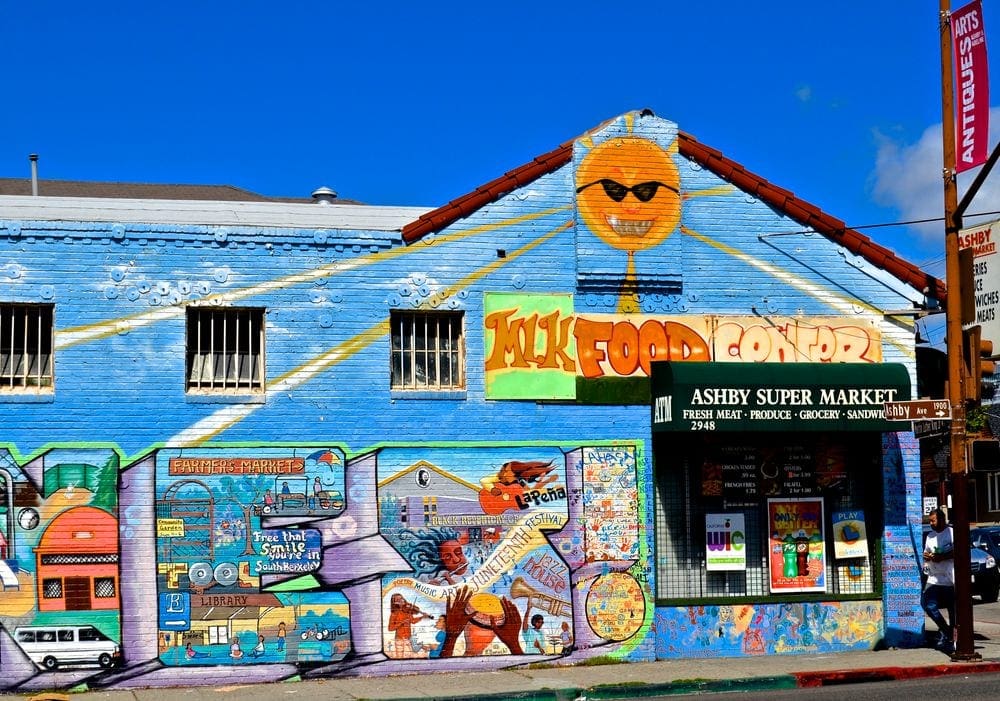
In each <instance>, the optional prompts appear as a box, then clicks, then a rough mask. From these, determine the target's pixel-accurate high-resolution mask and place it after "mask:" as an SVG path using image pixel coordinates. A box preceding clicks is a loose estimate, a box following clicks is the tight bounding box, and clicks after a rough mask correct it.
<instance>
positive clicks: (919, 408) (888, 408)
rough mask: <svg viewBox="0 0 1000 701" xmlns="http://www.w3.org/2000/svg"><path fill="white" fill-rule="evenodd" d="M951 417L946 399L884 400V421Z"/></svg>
mask: <svg viewBox="0 0 1000 701" xmlns="http://www.w3.org/2000/svg"><path fill="white" fill-rule="evenodd" d="M950 418H951V402H950V401H948V400H947V399H914V400H912V401H909V402H886V403H885V419H886V421H930V420H937V421H941V420H944V419H950Z"/></svg>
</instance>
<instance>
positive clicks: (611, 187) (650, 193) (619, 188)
mask: <svg viewBox="0 0 1000 701" xmlns="http://www.w3.org/2000/svg"><path fill="white" fill-rule="evenodd" d="M592 185H600V186H601V187H602V188H604V194H606V195H607V196H608V197H610V198H611V199H613V200H614V201H615V202H621V201H622V200H624V199H625V196H626V195H627V194H628V193H630V192H631V193H632V194H633V195H635V198H636V199H637V200H639V201H640V202H649V201H650V200H651V199H653V198H654V197H656V191H657V190H658V189H660V188H661V187H665V188H666V189H668V190H670V191H671V192H674V193H677V192H678V190H677V188H676V187H673V186H671V185H667V184H666V183H661V182H660V181H659V180H650V181H649V182H647V183H637V184H635V185H633V186H632V187H628V186H627V185H622V184H621V183H619V182H616V181H614V180H611V179H610V178H601V179H600V180H595V181H594V182H592V183H587V184H586V185H581V186H580V187H578V188H576V192H577V194H579V193H581V192H583V191H584V190H586V189H587V188H588V187H591V186H592Z"/></svg>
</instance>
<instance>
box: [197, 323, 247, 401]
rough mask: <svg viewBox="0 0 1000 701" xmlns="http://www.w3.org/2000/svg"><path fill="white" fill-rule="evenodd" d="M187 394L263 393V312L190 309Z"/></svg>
mask: <svg viewBox="0 0 1000 701" xmlns="http://www.w3.org/2000/svg"><path fill="white" fill-rule="evenodd" d="M187 391H188V392H193V393H206V394H243V393H255V392H263V391H264V310H263V309H262V308H239V307H188V309H187Z"/></svg>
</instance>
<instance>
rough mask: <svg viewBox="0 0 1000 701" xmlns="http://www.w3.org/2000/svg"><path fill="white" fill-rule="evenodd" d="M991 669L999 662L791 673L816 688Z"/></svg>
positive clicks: (996, 668) (999, 668)
mask: <svg viewBox="0 0 1000 701" xmlns="http://www.w3.org/2000/svg"><path fill="white" fill-rule="evenodd" d="M990 672H1000V662H968V663H954V662H952V663H951V664H939V665H923V666H920V667H876V668H872V669H842V670H836V671H832V672H796V673H794V674H793V676H794V677H795V678H796V680H797V683H798V686H800V687H816V686H834V685H836V684H858V683H864V682H877V681H893V680H896V679H917V678H926V677H944V676H948V675H952V674H982V673H990Z"/></svg>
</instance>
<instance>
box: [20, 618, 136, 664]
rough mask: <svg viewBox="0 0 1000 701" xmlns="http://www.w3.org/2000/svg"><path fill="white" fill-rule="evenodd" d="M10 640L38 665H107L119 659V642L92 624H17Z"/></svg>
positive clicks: (120, 654)
mask: <svg viewBox="0 0 1000 701" xmlns="http://www.w3.org/2000/svg"><path fill="white" fill-rule="evenodd" d="M14 640H16V641H17V644H18V645H19V646H20V647H21V649H22V650H24V652H25V654H26V655H27V656H28V657H30V658H31V661H32V662H34V663H35V664H36V665H38V666H39V667H41V668H42V669H47V670H53V669H56V668H57V667H59V666H60V665H99V666H101V667H104V668H109V667H114V666H115V665H117V664H118V663H119V662H121V656H122V651H121V646H119V645H118V643H116V642H115V641H114V640H112V639H111V638H109V637H108V636H106V635H105V634H104V633H102V632H101V631H99V630H97V628H95V627H94V626H18V627H17V628H15V629H14Z"/></svg>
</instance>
